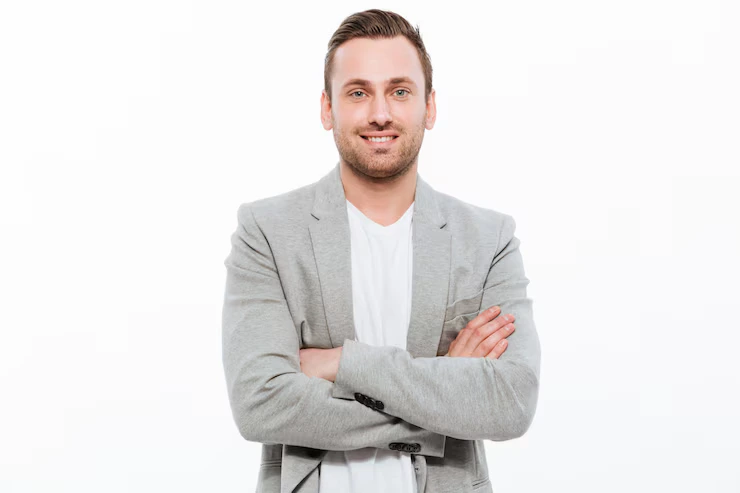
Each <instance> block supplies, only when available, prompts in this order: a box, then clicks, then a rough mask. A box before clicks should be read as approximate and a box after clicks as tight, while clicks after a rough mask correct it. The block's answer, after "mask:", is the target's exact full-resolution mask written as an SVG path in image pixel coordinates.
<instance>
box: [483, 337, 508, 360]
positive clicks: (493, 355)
mask: <svg viewBox="0 0 740 493" xmlns="http://www.w3.org/2000/svg"><path fill="white" fill-rule="evenodd" d="M508 345H509V342H508V341H507V340H506V339H503V340H501V341H499V343H498V344H496V345H495V346H494V348H493V351H491V352H490V353H488V354H487V355H486V358H489V359H499V357H500V356H501V355H502V354H503V353H504V351H506V346H508Z"/></svg>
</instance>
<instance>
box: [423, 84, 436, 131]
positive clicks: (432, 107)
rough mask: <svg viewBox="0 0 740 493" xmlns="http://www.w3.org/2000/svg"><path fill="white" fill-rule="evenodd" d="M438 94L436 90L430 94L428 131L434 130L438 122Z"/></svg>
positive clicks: (426, 124)
mask: <svg viewBox="0 0 740 493" xmlns="http://www.w3.org/2000/svg"><path fill="white" fill-rule="evenodd" d="M436 94H437V91H435V90H434V89H432V92H430V93H429V101H428V102H427V119H426V123H425V126H426V129H427V130H431V129H432V128H434V122H435V121H437V103H436V101H435V99H434V97H435V95H436Z"/></svg>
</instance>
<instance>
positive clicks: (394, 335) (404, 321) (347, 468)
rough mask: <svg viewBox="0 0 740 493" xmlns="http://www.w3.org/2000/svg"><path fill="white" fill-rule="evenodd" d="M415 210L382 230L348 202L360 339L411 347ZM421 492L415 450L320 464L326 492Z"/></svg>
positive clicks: (338, 454) (335, 457) (333, 458)
mask: <svg viewBox="0 0 740 493" xmlns="http://www.w3.org/2000/svg"><path fill="white" fill-rule="evenodd" d="M413 209H414V204H413V203H412V204H411V206H410V207H409V208H408V209H407V210H406V212H405V213H404V214H403V216H401V218H400V219H399V220H398V221H396V222H395V223H393V224H391V225H389V226H382V225H380V224H378V223H376V222H374V221H372V220H371V219H369V218H368V217H367V216H365V215H364V214H363V213H362V212H360V210H359V209H358V208H356V207H355V206H354V205H352V203H351V202H349V201H347V214H348V216H349V227H350V236H351V239H352V240H351V245H352V248H351V250H352V302H353V308H354V323H355V332H356V335H355V340H356V341H359V342H362V343H365V344H371V345H374V346H396V347H399V348H402V349H406V337H407V334H408V328H409V321H410V319H411V280H412V266H413V243H412V223H411V218H412V216H413ZM369 397H373V396H369ZM357 404H358V405H362V404H360V403H359V402H358V403H357ZM417 490H418V487H417V484H416V474H415V472H414V464H413V463H412V461H411V454H410V453H409V452H401V451H397V450H386V449H379V448H374V447H367V448H362V449H357V450H347V451H338V450H330V451H328V452H327V453H326V455H325V456H324V459H323V460H322V462H321V463H320V464H319V491H320V492H321V493H377V492H380V491H382V492H384V493H416V492H417Z"/></svg>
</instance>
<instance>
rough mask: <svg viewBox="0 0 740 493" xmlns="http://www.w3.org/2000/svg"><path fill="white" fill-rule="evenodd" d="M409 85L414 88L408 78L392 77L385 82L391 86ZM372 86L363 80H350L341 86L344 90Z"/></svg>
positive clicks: (412, 82)
mask: <svg viewBox="0 0 740 493" xmlns="http://www.w3.org/2000/svg"><path fill="white" fill-rule="evenodd" d="M403 83H405V84H409V85H412V86H414V87H416V84H415V83H414V81H413V80H411V79H410V78H409V77H393V78H392V79H388V80H387V81H386V85H393V84H403ZM371 85H372V84H371V83H370V81H369V80H365V79H350V80H348V81H347V82H345V83H344V85H343V86H342V89H346V88H347V87H349V86H362V87H370V86H371Z"/></svg>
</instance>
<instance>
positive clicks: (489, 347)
mask: <svg viewBox="0 0 740 493" xmlns="http://www.w3.org/2000/svg"><path fill="white" fill-rule="evenodd" d="M499 318H500V317H499ZM515 329H516V327H514V324H513V323H509V324H506V325H504V326H503V327H501V328H500V329H499V330H497V331H495V332H494V333H493V334H491V335H490V336H488V337H486V338H485V339H483V340H482V341H481V343H480V344H478V347H476V348H475V349H473V351H471V356H472V357H473V358H480V357H482V356H485V355H487V354H488V353H490V352H491V351H493V349H494V347H496V344H498V343H499V342H501V340H503V339H505V338H507V337H509V336H510V335H511V334H512V333H513V332H514V330H515Z"/></svg>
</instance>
